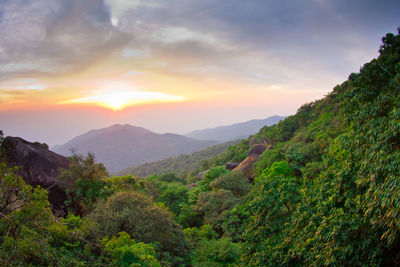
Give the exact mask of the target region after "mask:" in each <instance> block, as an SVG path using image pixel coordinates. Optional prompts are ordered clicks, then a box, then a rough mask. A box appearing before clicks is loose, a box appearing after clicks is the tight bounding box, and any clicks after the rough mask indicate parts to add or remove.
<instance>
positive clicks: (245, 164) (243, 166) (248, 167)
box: [232, 154, 258, 182]
mask: <svg viewBox="0 0 400 267" xmlns="http://www.w3.org/2000/svg"><path fill="white" fill-rule="evenodd" d="M257 160H258V156H257V155H255V154H251V155H250V156H248V157H247V158H245V159H244V160H243V161H242V162H241V163H240V164H239V165H238V166H237V167H236V168H234V169H233V170H232V171H241V172H242V173H243V175H244V176H245V177H246V178H247V179H248V180H249V182H253V181H254V168H253V165H254V163H256V162H257Z"/></svg>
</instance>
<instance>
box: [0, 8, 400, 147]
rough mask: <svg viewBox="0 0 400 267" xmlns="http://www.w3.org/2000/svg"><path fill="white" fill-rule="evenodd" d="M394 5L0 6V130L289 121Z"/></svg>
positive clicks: (160, 128) (354, 60)
mask: <svg viewBox="0 0 400 267" xmlns="http://www.w3.org/2000/svg"><path fill="white" fill-rule="evenodd" d="M399 14H400V1H398V0H394V1H391V0H385V1H378V0H374V1H373V0H352V1H348V0H248V1H243V0H224V1H221V0H143V1H142V0H35V1H29V0H0V129H1V130H3V132H4V133H5V135H11V136H20V137H22V138H25V139H27V140H28V141H32V142H33V141H39V142H46V143H47V144H49V145H51V146H52V145H55V144H62V143H65V142H66V141H68V140H69V139H71V138H73V137H75V136H76V135H79V134H82V133H84V132H86V131H88V130H90V129H94V128H102V127H107V126H110V125H112V124H115V123H121V124H132V125H136V126H141V127H145V128H147V129H150V130H152V131H155V132H158V133H165V132H174V133H180V134H184V133H187V132H189V131H192V130H197V129H202V128H208V127H216V126H220V125H227V124H232V123H236V122H242V121H246V120H251V119H261V118H266V117H268V116H272V115H285V116H287V115H291V114H294V113H295V112H296V110H297V109H298V108H299V107H300V106H301V105H302V104H305V103H307V102H311V101H314V100H316V99H320V98H322V97H324V96H325V95H326V94H328V93H329V92H330V91H331V90H332V89H333V87H334V86H335V85H337V84H340V83H342V82H343V81H345V80H346V79H347V77H348V76H349V74H350V73H352V72H357V71H359V69H360V67H361V66H362V65H363V64H365V63H366V62H368V61H370V60H371V59H373V58H375V57H377V56H378V50H379V46H380V42H381V38H382V37H383V36H384V35H385V34H386V33H388V32H396V31H397V27H399V26H400V16H399Z"/></svg>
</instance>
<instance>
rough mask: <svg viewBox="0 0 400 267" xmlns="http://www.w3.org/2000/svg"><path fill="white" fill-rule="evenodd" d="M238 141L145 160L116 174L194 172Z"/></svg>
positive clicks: (180, 173)
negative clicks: (164, 157) (158, 158)
mask: <svg viewBox="0 0 400 267" xmlns="http://www.w3.org/2000/svg"><path fill="white" fill-rule="evenodd" d="M238 142H239V141H238V140H237V141H230V142H225V143H222V144H217V145H213V146H210V147H207V148H204V149H202V150H200V151H196V152H194V153H192V154H183V155H179V156H175V157H169V158H166V159H162V160H158V161H153V162H147V163H144V164H141V165H139V166H135V167H131V168H127V169H124V170H122V171H119V172H117V175H127V174H133V175H136V176H139V177H142V178H145V177H147V176H149V175H152V174H155V173H157V174H160V175H161V174H166V173H171V172H173V173H176V174H179V175H184V174H188V173H192V172H196V171H198V170H199V169H200V168H201V167H202V164H203V163H204V162H206V161H207V160H208V159H210V158H214V157H216V156H217V155H218V154H220V153H222V152H224V151H225V150H226V149H227V148H228V147H229V146H231V145H234V144H236V143H238ZM196 173H197V172H196Z"/></svg>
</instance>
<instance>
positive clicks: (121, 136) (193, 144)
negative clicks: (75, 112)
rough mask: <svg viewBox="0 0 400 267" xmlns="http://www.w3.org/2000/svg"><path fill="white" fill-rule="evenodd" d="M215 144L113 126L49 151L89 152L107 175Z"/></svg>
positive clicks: (60, 152) (67, 154)
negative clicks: (106, 170) (105, 168)
mask: <svg viewBox="0 0 400 267" xmlns="http://www.w3.org/2000/svg"><path fill="white" fill-rule="evenodd" d="M216 143H217V142H216V141H205V140H201V141H200V140H195V139H193V138H189V137H186V136H182V135H177V134H171V133H166V134H157V133H154V132H152V131H150V130H147V129H144V128H141V127H135V126H132V125H128V124H125V125H120V124H116V125H113V126H110V127H107V128H103V129H97V130H91V131H89V132H87V133H85V134H82V135H79V136H77V137H75V138H73V139H72V140H70V141H68V142H67V143H65V144H64V145H56V146H54V147H53V148H52V150H53V151H54V152H56V153H59V154H61V155H65V156H69V155H71V151H70V150H71V149H75V150H76V151H77V152H78V153H81V154H86V153H87V152H92V153H93V154H94V155H95V156H96V159H97V160H98V161H99V162H102V163H103V164H104V165H105V166H106V167H107V169H108V171H109V172H110V173H115V172H116V171H119V170H122V169H125V168H128V167H132V166H136V165H139V164H142V163H145V162H150V161H156V160H160V159H164V158H167V157H171V156H177V155H180V154H188V153H192V152H195V151H198V150H201V149H203V148H205V147H208V146H211V145H214V144H216Z"/></svg>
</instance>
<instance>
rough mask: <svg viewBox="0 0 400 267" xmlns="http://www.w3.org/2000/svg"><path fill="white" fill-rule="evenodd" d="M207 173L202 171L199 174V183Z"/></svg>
mask: <svg viewBox="0 0 400 267" xmlns="http://www.w3.org/2000/svg"><path fill="white" fill-rule="evenodd" d="M206 172H207V171H202V172H200V173H199V174H197V177H196V179H197V181H201V180H203V176H204V174H206Z"/></svg>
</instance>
